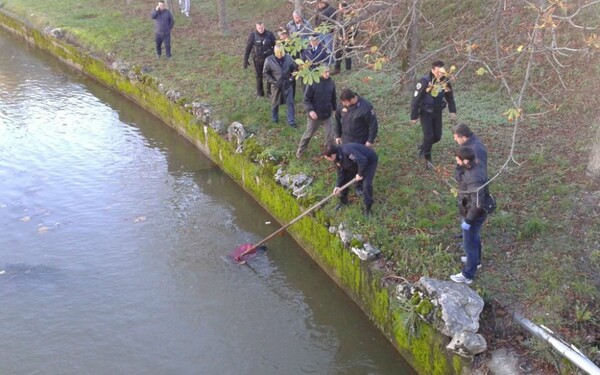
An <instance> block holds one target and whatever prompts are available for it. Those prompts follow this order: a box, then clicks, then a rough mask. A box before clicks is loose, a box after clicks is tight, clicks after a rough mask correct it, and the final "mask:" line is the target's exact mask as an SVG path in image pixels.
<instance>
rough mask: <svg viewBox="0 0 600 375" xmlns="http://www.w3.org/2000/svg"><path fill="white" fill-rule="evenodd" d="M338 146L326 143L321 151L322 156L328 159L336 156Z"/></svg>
mask: <svg viewBox="0 0 600 375" xmlns="http://www.w3.org/2000/svg"><path fill="white" fill-rule="evenodd" d="M337 152H338V146H337V145H336V144H335V143H327V144H326V145H325V148H324V149H323V153H322V155H323V156H327V157H330V156H331V155H334V154H337Z"/></svg>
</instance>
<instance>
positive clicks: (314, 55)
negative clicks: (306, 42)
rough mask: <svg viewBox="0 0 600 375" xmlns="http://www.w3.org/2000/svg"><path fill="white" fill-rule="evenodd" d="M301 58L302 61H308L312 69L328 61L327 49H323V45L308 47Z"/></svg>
mask: <svg viewBox="0 0 600 375" xmlns="http://www.w3.org/2000/svg"><path fill="white" fill-rule="evenodd" d="M302 58H303V60H304V61H307V60H308V61H310V62H312V65H311V69H313V68H316V67H318V66H319V65H321V64H322V63H326V62H327V61H328V60H329V51H327V48H325V47H324V46H323V44H321V43H319V44H318V45H317V46H316V47H314V48H313V47H312V46H308V47H307V48H306V49H305V50H304V56H302Z"/></svg>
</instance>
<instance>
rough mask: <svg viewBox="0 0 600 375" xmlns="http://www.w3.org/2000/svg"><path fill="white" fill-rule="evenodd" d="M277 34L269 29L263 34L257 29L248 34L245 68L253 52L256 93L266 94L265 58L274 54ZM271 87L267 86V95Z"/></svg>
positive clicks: (259, 94)
mask: <svg viewBox="0 0 600 375" xmlns="http://www.w3.org/2000/svg"><path fill="white" fill-rule="evenodd" d="M275 42H276V39H275V35H274V34H273V33H272V32H270V31H269V30H265V31H264V32H263V33H262V34H261V33H259V32H258V31H257V30H254V31H253V32H251V33H250V35H248V41H247V42H246V50H245V52H244V68H245V67H247V66H248V58H249V57H250V52H252V60H253V62H254V70H255V75H256V95H258V96H265V90H264V85H263V67H264V65H265V59H266V58H267V57H269V56H271V55H272V54H273V48H274V47H275ZM270 92H271V90H270V87H267V95H271V94H270Z"/></svg>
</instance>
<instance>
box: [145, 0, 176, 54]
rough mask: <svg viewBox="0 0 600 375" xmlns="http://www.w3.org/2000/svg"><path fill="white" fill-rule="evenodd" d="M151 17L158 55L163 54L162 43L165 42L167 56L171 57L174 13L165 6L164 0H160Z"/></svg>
mask: <svg viewBox="0 0 600 375" xmlns="http://www.w3.org/2000/svg"><path fill="white" fill-rule="evenodd" d="M150 17H152V19H153V20H154V41H155V42H156V57H158V58H160V57H161V55H162V44H163V43H164V44H165V50H166V52H167V58H168V59H170V58H171V30H172V29H173V26H174V25H175V19H174V18H173V14H171V12H170V11H169V10H168V9H167V8H166V7H165V2H164V1H163V0H159V1H158V5H157V6H156V8H154V9H153V10H152V13H151V14H150Z"/></svg>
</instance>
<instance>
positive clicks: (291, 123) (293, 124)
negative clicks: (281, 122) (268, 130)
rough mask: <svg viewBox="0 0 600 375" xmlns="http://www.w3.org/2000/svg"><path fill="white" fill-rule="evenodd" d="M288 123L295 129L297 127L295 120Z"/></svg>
mask: <svg viewBox="0 0 600 375" xmlns="http://www.w3.org/2000/svg"><path fill="white" fill-rule="evenodd" d="M288 125H289V126H291V127H292V128H294V129H296V128H297V127H298V126H297V125H296V123H295V122H290V123H289V124H288Z"/></svg>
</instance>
